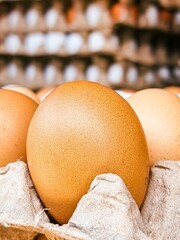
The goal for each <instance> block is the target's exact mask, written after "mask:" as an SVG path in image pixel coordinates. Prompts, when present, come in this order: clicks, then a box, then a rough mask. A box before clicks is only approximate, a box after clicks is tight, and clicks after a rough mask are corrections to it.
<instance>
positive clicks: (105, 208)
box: [0, 161, 180, 240]
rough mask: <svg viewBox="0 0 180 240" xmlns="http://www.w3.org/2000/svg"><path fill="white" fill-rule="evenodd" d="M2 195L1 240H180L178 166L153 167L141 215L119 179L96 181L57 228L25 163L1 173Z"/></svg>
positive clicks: (171, 163) (162, 164) (163, 163)
mask: <svg viewBox="0 0 180 240" xmlns="http://www.w3.org/2000/svg"><path fill="white" fill-rule="evenodd" d="M0 192H1V194H0V239H1V240H33V239H35V238H36V236H37V235H38V234H39V233H40V234H45V235H46V237H47V238H48V239H49V240H77V239H79V240H104V239H108V240H110V239H117V240H122V239H123V240H129V239H137V240H159V239H164V240H166V239H167V240H176V239H177V240H178V239H180V231H179V230H180V213H179V210H180V161H158V162H157V163H156V164H155V165H154V166H153V167H152V168H151V172H150V179H149V185H148V190H147V194H146V197H145V200H144V202H143V205H142V206H141V209H140V210H139V208H138V207H137V205H136V203H135V201H134V200H133V198H132V197H131V194H130V193H129V191H128V190H127V188H126V185H125V184H124V182H123V180H122V179H121V178H120V177H119V176H117V175H115V174H112V173H108V174H100V175H98V176H96V178H95V179H94V181H93V182H92V184H91V186H90V189H89V191H88V192H87V194H85V195H84V196H83V197H82V198H81V200H80V201H79V203H78V204H77V207H76V209H75V211H74V213H73V215H72V217H71V218H70V220H69V222H68V223H67V224H64V225H61V226H60V225H59V224H54V223H51V222H50V220H49V218H48V215H47V214H46V213H47V211H48V209H46V208H44V207H43V206H42V204H41V201H40V199H39V198H38V195H37V193H36V191H35V188H34V186H33V183H32V181H31V178H30V175H29V171H28V167H27V164H25V163H24V162H22V161H17V162H15V163H10V164H8V165H7V166H6V167H3V168H1V169H0Z"/></svg>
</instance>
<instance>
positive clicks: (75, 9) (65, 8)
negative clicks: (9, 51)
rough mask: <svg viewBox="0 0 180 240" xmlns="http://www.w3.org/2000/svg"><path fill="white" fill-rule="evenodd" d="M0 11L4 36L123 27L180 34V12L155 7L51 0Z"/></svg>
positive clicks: (5, 7)
mask: <svg viewBox="0 0 180 240" xmlns="http://www.w3.org/2000/svg"><path fill="white" fill-rule="evenodd" d="M3 6H4V10H1V12H2V13H1V18H0V29H1V32H2V33H4V34H7V33H11V32H14V33H19V34H21V33H31V32H37V31H39V32H48V31H60V32H72V31H90V30H99V29H106V28H113V26H114V24H124V25H127V26H131V27H134V28H144V27H145V28H149V29H159V30H161V31H162V30H163V31H166V32H171V31H175V32H180V21H179V14H180V12H179V10H178V9H177V10H176V11H174V10H173V11H172V10H169V9H164V8H162V7H159V5H158V4H157V3H151V2H143V1H141V2H140V3H139V4H137V3H133V2H132V1H119V2H117V3H114V4H112V3H111V4H110V2H109V3H108V1H103V0H96V1H87V2H86V1H84V2H83V1H79V0H76V1H73V2H72V4H71V5H70V4H69V5H68V3H66V2H65V1H64V2H63V1H57V0H54V1H53V2H52V3H51V4H49V5H48V4H47V3H46V4H44V3H43V2H42V1H34V2H32V3H31V4H28V5H27V4H26V5H24V4H22V2H20V3H16V4H14V5H13V7H12V8H10V9H8V7H7V6H6V4H4V5H3Z"/></svg>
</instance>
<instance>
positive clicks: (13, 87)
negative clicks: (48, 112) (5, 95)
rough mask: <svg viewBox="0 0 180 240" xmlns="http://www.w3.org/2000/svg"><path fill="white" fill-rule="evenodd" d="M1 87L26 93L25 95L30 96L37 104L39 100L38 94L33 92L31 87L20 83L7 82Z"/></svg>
mask: <svg viewBox="0 0 180 240" xmlns="http://www.w3.org/2000/svg"><path fill="white" fill-rule="evenodd" d="M2 88H3V89H8V90H12V91H15V92H19V93H22V94H24V95H26V96H27V97H30V98H31V99H32V100H34V101H35V102H36V103H38V104H39V102H40V100H39V98H38V96H37V95H36V94H35V92H33V91H32V90H31V89H29V88H26V87H23V86H21V85H18V84H8V85H5V86H3V87H2Z"/></svg>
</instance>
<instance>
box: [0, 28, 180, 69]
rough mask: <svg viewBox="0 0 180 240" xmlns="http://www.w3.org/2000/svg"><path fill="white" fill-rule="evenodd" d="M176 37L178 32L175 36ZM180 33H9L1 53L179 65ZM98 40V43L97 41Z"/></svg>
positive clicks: (128, 31) (1, 40)
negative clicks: (167, 35)
mask: <svg viewBox="0 0 180 240" xmlns="http://www.w3.org/2000/svg"><path fill="white" fill-rule="evenodd" d="M175 36H176V35H175ZM179 40H180V36H178V35H177V36H176V37H174V38H173V37H165V36H164V35H158V34H157V35H156V36H155V35H154V34H152V33H149V32H145V33H144V32H142V33H141V34H139V35H137V34H136V32H135V31H133V30H132V29H124V28H120V29H117V31H113V30H112V29H106V30H101V31H92V32H88V33H86V32H84V33H79V32H72V33H67V34H64V33H63V32H48V33H42V32H36V33H30V34H27V35H17V34H8V35H6V36H3V37H2V38H1V39H0V54H3V55H21V56H33V57H38V56H57V57H68V56H84V57H89V56H92V55H94V54H103V55H110V56H115V57H116V58H117V59H118V60H121V61H122V60H129V61H132V62H135V63H141V64H145V65H153V64H171V65H172V64H174V65H175V64H176V63H177V62H178V61H179V54H180V52H179V51H180V49H179V48H178V42H179ZM95 43H96V44H95Z"/></svg>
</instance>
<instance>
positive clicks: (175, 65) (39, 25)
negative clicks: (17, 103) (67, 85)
mask: <svg viewBox="0 0 180 240" xmlns="http://www.w3.org/2000/svg"><path fill="white" fill-rule="evenodd" d="M72 2H73V3H72ZM179 5H180V4H179V2H178V1H175V0H174V1H167V0H166V1H165V0H159V1H148V3H147V2H146V3H145V2H144V1H130V0H122V1H112V0H111V1H109V2H108V1H107V2H106V1H102V0H96V1H84V2H83V1H79V0H76V1H60V0H59V1H58V0H55V1H46V2H44V1H25V0H24V1H0V29H1V33H0V85H4V84H6V83H20V84H23V85H25V86H28V87H30V88H32V89H34V90H37V89H39V88H41V87H43V86H56V85H59V84H61V83H63V82H66V81H73V80H76V79H87V80H92V81H97V82H101V83H103V84H105V85H108V86H110V87H112V88H114V89H119V88H122V87H129V88H134V89H141V88H147V87H163V86H167V85H180V6H179Z"/></svg>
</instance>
